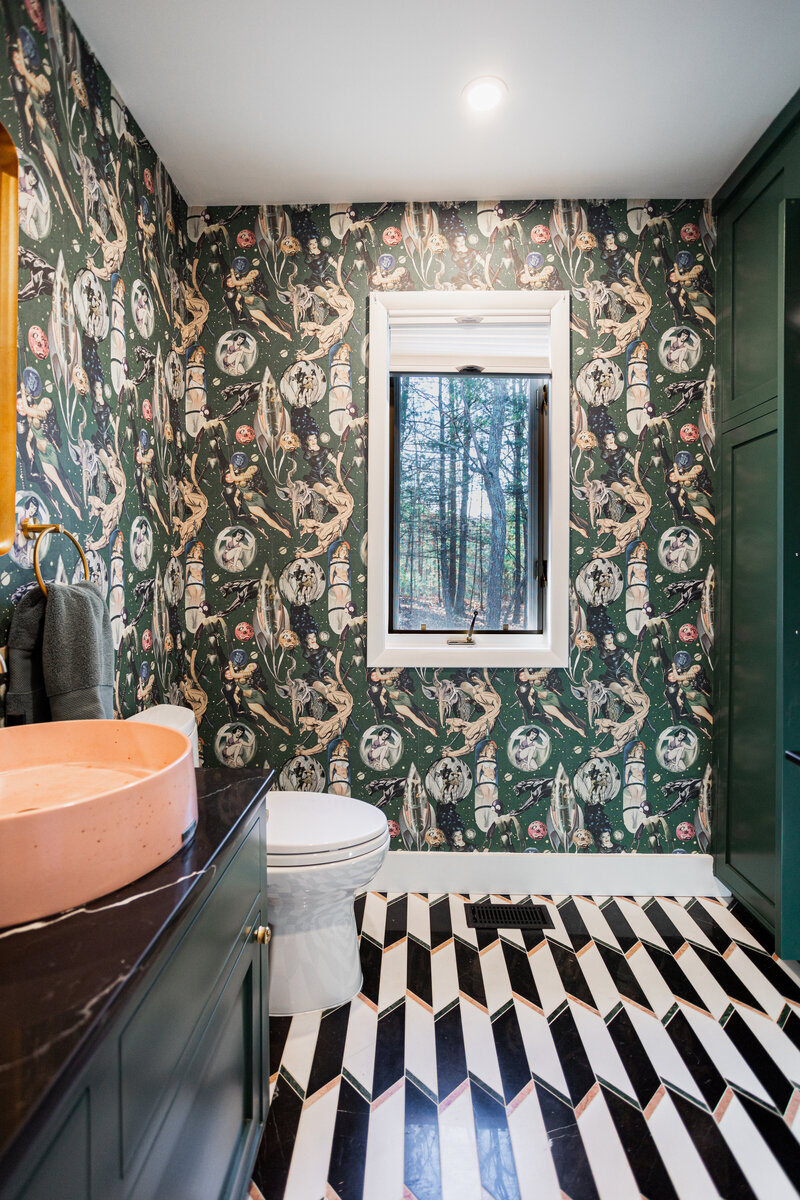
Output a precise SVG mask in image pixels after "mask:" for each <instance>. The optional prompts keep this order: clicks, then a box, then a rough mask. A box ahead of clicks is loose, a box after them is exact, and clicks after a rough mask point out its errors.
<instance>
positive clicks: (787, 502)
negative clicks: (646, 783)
mask: <svg viewBox="0 0 800 1200" xmlns="http://www.w3.org/2000/svg"><path fill="white" fill-rule="evenodd" d="M780 217H781V241H782V247H781V249H782V254H781V264H782V270H781V278H780V294H781V301H782V303H781V321H780V325H779V347H778V361H779V369H780V410H779V415H780V420H781V425H780V428H781V446H780V453H781V472H780V511H781V517H782V519H781V523H780V556H779V563H778V565H779V571H780V581H779V593H778V594H779V603H780V607H779V626H778V661H779V664H780V671H779V677H778V701H779V714H780V728H779V744H778V759H777V769H778V795H779V805H778V822H779V823H778V831H777V832H778V843H777V851H778V872H777V875H778V897H777V899H778V904H777V915H776V923H775V933H776V942H777V948H778V950H779V953H780V954H781V955H782V956H783V957H784V958H795V959H797V958H800V763H798V761H797V759H796V758H795V755H796V753H797V752H798V751H800V200H786V201H784V203H783V204H782V205H781V210H780Z"/></svg>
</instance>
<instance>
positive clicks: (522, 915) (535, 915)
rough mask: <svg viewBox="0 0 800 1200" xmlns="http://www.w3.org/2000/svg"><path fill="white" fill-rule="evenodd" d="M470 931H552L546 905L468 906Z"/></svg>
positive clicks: (551, 921)
mask: <svg viewBox="0 0 800 1200" xmlns="http://www.w3.org/2000/svg"><path fill="white" fill-rule="evenodd" d="M466 909H467V925H468V926H469V927H470V929H554V928H555V926H554V925H553V920H552V917H551V916H550V913H549V912H548V911H547V905H546V904H468V905H466Z"/></svg>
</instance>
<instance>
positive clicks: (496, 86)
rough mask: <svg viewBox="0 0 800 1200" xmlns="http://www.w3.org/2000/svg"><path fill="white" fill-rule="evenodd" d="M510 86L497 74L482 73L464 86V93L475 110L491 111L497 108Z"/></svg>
mask: <svg viewBox="0 0 800 1200" xmlns="http://www.w3.org/2000/svg"><path fill="white" fill-rule="evenodd" d="M507 93H508V88H507V87H506V85H505V84H504V83H503V81H502V79H498V78H497V77H496V76H495V75H481V76H480V78H478V79H473V80H472V81H471V82H470V83H468V84H467V86H466V87H465V88H464V91H463V92H462V95H463V97H464V99H465V100H466V102H467V104H468V105H469V107H470V108H471V109H472V110H473V111H474V112H489V111H490V110H491V109H493V108H497V106H498V104H499V103H500V102H501V100H502V99H503V98H504V97H505V96H506V95H507Z"/></svg>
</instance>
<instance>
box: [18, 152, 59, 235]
mask: <svg viewBox="0 0 800 1200" xmlns="http://www.w3.org/2000/svg"><path fill="white" fill-rule="evenodd" d="M18 194H19V227H20V229H21V230H22V232H23V233H24V234H25V235H26V236H27V237H29V238H31V239H32V240H33V241H34V242H39V241H41V240H42V238H46V237H47V235H48V233H49V232H50V226H51V224H52V221H53V210H52V208H51V207H50V195H49V193H48V191H47V188H46V187H45V184H44V180H43V179H42V171H41V168H40V167H37V166H36V165H35V164H34V163H33V162H32V161H31V159H29V158H28V157H27V155H25V154H20V156H19V193H18Z"/></svg>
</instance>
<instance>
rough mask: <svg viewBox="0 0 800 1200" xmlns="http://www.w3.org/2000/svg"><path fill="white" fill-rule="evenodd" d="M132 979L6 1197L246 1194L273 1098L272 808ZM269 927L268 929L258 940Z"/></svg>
mask: <svg viewBox="0 0 800 1200" xmlns="http://www.w3.org/2000/svg"><path fill="white" fill-rule="evenodd" d="M242 826H243V828H241V829H239V830H237V836H236V839H235V844H234V845H233V846H231V845H228V846H227V847H226V848H225V850H224V851H222V852H220V855H219V859H218V860H212V862H211V863H210V864H209V867H208V870H210V871H212V872H213V873H214V875H215V880H214V883H213V886H211V887H210V888H209V887H206V888H205V890H204V891H203V892H202V895H200V896H199V898H198V900H197V901H196V902H195V903H194V904H193V905H190V906H189V908H188V910H187V911H186V912H185V913H184V914H182V915H181V917H180V918H179V919H178V920H177V921H176V923H175V927H174V928H173V929H171V930H170V933H169V935H168V936H167V938H166V941H165V944H164V945H163V946H159V947H158V950H157V952H156V953H155V955H154V957H153V961H152V962H151V963H150V964H149V965H148V966H147V967H146V968H145V969H144V970H143V971H142V973H141V974H140V976H139V979H138V981H137V982H136V983H135V984H134V983H132V984H131V986H130V992H129V993H126V995H125V999H124V1003H122V1004H121V1006H120V1007H119V1011H117V1012H116V1013H115V1015H114V1018H113V1022H112V1023H111V1025H110V1027H109V1028H108V1030H107V1031H106V1032H105V1033H104V1035H103V1036H102V1038H101V1039H99V1044H98V1045H97V1046H96V1047H95V1049H94V1051H93V1052H92V1053H91V1055H90V1056H89V1058H88V1061H86V1063H85V1064H84V1065H83V1067H82V1069H80V1070H79V1071H77V1072H76V1073H75V1076H74V1078H73V1079H72V1081H71V1082H70V1084H69V1087H68V1088H66V1089H65V1090H64V1094H63V1095H62V1096H61V1097H60V1098H59V1103H58V1106H57V1108H56V1109H55V1111H54V1112H53V1113H52V1114H51V1115H50V1117H49V1118H48V1119H47V1120H46V1122H44V1123H43V1124H42V1126H41V1128H39V1129H38V1130H37V1135H36V1137H35V1139H34V1141H33V1143H32V1144H31V1146H30V1148H29V1149H28V1151H27V1153H26V1154H25V1156H24V1158H23V1159H22V1161H21V1162H20V1163H19V1164H18V1165H17V1167H16V1169H15V1171H14V1173H13V1176H12V1177H10V1178H8V1179H6V1180H3V1181H2V1182H0V1200H54V1198H55V1197H57V1198H58V1200H167V1198H169V1200H198V1198H199V1197H202V1200H241V1197H243V1196H244V1195H245V1194H246V1192H247V1189H248V1187H249V1182H250V1174H251V1168H252V1164H253V1160H254V1158H255V1154H256V1150H257V1148H258V1141H259V1138H260V1135H261V1131H262V1129H263V1123H264V1119H265V1116H266V1106H267V1104H268V1091H267V1083H266V1080H267V1075H268V1065H267V1054H268V1044H269V1041H268V1035H267V996H268V955H267V947H266V945H264V944H263V943H262V941H261V940H260V939H264V937H265V934H264V932H263V930H264V929H265V927H266V840H265V836H266V812H265V808H264V804H263V800H262V802H261V803H260V804H259V805H257V806H255V807H254V808H253V809H252V810H251V811H250V812H249V813H248V814H247V816H246V817H245V818H244V820H243V821H242ZM259 930H261V931H262V932H261V934H260V935H259Z"/></svg>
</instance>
